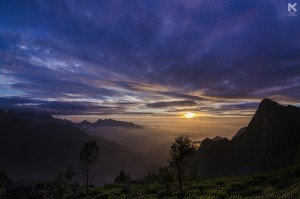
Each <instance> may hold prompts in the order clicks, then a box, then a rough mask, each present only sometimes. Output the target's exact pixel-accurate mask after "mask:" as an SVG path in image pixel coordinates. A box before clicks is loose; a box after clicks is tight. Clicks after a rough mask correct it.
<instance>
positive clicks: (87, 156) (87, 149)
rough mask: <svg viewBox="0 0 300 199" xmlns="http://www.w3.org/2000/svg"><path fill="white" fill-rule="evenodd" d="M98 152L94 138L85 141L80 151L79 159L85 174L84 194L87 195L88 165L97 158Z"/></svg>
mask: <svg viewBox="0 0 300 199" xmlns="http://www.w3.org/2000/svg"><path fill="white" fill-rule="evenodd" d="M99 155H100V152H99V147H98V145H97V142H96V141H95V140H90V141H88V142H86V143H85V145H84V147H83V149H82V150H81V152H80V161H81V162H82V164H83V167H84V169H85V175H86V195H89V174H90V167H91V165H93V164H94V163H95V162H96V161H97V159H98V158H99Z"/></svg>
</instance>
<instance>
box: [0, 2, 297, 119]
mask: <svg viewBox="0 0 300 199" xmlns="http://www.w3.org/2000/svg"><path fill="white" fill-rule="evenodd" d="M293 2H296V3H298V4H299V5H297V6H296V8H297V9H298V10H299V12H300V2H298V1H293ZM288 3H289V2H288V1H275V0H243V1H239V0H222V1H221V0H220V1H215V0H172V1H161V0H151V1H144V0H136V1H134V0H132V1H127V0H113V1H106V0H103V1H100V0H95V1H91V0H86V1H75V0H59V1H55V0H49V1H47V0H37V1H33V0H29V1H9V0H2V1H0V106H1V108H8V109H12V110H21V111H24V110H25V111H35V112H40V113H50V114H54V115H67V116H70V117H71V116H73V115H104V116H106V115H109V116H110V117H113V116H120V115H123V116H128V117H129V116H132V115H138V116H139V117H140V118H143V117H147V116H149V115H150V116H152V117H153V116H157V117H163V116H168V117H180V116H182V114H184V113H186V112H193V113H195V114H197V115H198V116H202V117H210V116H211V117H213V116H216V117H236V116H251V115H253V112H254V111H255V109H256V108H257V106H258V103H259V102H260V101H261V100H262V99H263V98H265V97H269V98H271V99H274V100H277V101H279V102H281V103H291V104H295V105H299V103H300V13H299V14H298V16H288V14H289V13H288ZM296 14H297V13H296Z"/></svg>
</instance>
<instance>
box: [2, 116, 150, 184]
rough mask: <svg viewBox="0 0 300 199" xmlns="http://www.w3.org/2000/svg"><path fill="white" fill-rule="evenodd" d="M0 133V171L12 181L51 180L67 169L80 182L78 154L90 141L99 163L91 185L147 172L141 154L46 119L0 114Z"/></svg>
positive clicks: (52, 119)
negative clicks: (122, 173) (95, 146)
mask: <svg viewBox="0 0 300 199" xmlns="http://www.w3.org/2000/svg"><path fill="white" fill-rule="evenodd" d="M0 130H1V133H0V170H2V171H3V172H4V173H6V174H7V175H8V176H9V177H10V178H11V179H12V180H14V181H17V180H21V179H28V180H53V179H54V178H55V177H56V176H57V175H58V173H59V172H60V171H62V170H65V169H66V168H67V167H68V166H72V167H73V168H75V170H76V172H77V175H76V181H78V182H81V181H83V178H82V175H81V174H82V168H81V164H80V162H79V153H80V150H81V148H82V147H83V145H84V143H85V142H86V141H88V140H91V139H94V140H96V141H97V143H98V145H99V146H100V158H99V161H98V162H97V164H96V165H95V166H94V167H93V168H92V173H93V175H95V178H93V183H97V184H102V183H106V182H110V181H111V180H112V179H113V177H114V176H115V175H117V174H118V173H119V172H120V170H122V169H125V170H126V171H127V172H129V173H130V174H131V175H132V176H133V177H141V176H143V175H144V174H145V173H146V172H147V169H148V168H147V161H146V160H145V158H144V157H143V156H142V155H141V154H138V153H136V152H132V151H129V150H128V149H127V148H125V147H123V146H121V145H119V144H117V143H115V142H111V141H107V140H105V139H103V138H102V137H98V136H91V135H88V134H86V133H84V132H83V131H82V130H80V129H79V128H76V127H74V126H73V125H72V124H71V122H70V121H67V120H58V119H54V118H53V117H51V116H49V115H36V114H23V113H22V114H21V113H14V112H10V111H0ZM136 161H138V162H140V165H139V167H138V168H137V167H136V166H135V165H134V164H133V162H136ZM120 162H122V164H120Z"/></svg>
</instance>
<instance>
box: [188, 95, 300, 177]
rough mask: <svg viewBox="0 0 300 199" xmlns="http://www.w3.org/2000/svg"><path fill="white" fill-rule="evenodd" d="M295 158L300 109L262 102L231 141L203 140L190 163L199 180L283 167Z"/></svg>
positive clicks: (299, 143) (299, 154) (298, 151)
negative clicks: (194, 165) (196, 170)
mask: <svg viewBox="0 0 300 199" xmlns="http://www.w3.org/2000/svg"><path fill="white" fill-rule="evenodd" d="M299 157H300V108H298V107H295V106H291V105H288V106H282V105H280V104H278V103H276V102H274V101H272V100H270V99H264V100H263V101H262V102H261V103H260V105H259V107H258V109H257V111H256V113H255V115H254V116H253V118H252V119H251V121H250V123H249V125H248V126H247V127H246V128H242V129H241V130H240V131H239V132H237V135H236V136H234V137H233V139H232V140H228V139H227V138H224V139H218V140H211V139H208V138H207V139H205V140H203V141H202V143H201V146H200V148H199V149H198V151H197V153H196V154H195V155H194V157H193V162H194V163H195V164H196V165H197V168H198V175H199V176H200V177H217V176H225V175H230V174H243V173H248V172H254V171H264V170H270V169H276V168H283V167H285V166H287V165H290V164H292V163H295V162H298V161H299V160H300V158H299Z"/></svg>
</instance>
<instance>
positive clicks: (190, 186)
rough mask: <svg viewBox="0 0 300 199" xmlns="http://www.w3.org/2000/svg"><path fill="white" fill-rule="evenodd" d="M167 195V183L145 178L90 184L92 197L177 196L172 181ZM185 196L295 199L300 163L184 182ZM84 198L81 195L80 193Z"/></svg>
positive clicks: (298, 194) (299, 186)
mask: <svg viewBox="0 0 300 199" xmlns="http://www.w3.org/2000/svg"><path fill="white" fill-rule="evenodd" d="M171 186H172V191H171V193H170V194H169V196H168V197H167V195H166V183H160V182H159V181H158V180H155V178H154V179H152V180H151V179H148V180H141V181H136V182H131V183H125V184H107V185H105V186H103V187H93V188H91V195H92V198H108V199H117V198H124V199H125V198H126V199H129V198H177V197H176V196H177V193H178V189H177V185H176V183H175V182H174V183H173V184H172V185H171ZM184 188H185V191H186V197H185V198H191V199H192V198H197V199H208V198H209V199H222V198H230V199H239V198H246V199H247V198H255V199H268V198H270V199H276V198H280V199H294V198H295V199H297V198H300V165H296V166H292V167H289V168H286V169H283V170H278V171H271V172H264V173H256V174H251V175H243V176H231V177H225V178H215V179H203V180H196V181H189V182H185V185H184ZM83 198H84V197H83Z"/></svg>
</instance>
